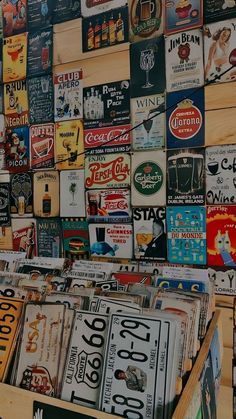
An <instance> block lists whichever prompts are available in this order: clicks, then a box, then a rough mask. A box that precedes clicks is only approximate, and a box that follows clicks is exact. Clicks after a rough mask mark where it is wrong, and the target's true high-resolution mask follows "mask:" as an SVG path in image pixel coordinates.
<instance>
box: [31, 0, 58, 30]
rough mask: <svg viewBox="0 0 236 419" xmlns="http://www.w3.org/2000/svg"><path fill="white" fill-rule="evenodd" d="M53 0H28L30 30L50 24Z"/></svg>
mask: <svg viewBox="0 0 236 419" xmlns="http://www.w3.org/2000/svg"><path fill="white" fill-rule="evenodd" d="M53 2H54V0H46V1H45V0H43V1H41V0H28V28H29V31H30V32H33V31H35V30H37V29H43V28H47V27H48V26H50V24H51V22H52V11H53Z"/></svg>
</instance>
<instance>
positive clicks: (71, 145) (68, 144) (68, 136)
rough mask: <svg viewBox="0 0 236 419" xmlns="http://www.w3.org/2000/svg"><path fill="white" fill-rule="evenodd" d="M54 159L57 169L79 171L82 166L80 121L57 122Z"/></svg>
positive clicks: (82, 140)
mask: <svg viewBox="0 0 236 419" xmlns="http://www.w3.org/2000/svg"><path fill="white" fill-rule="evenodd" d="M55 126H56V139H55V159H56V162H57V165H56V167H57V169H59V170H64V169H80V168H82V167H83V166H84V155H83V152H84V138H83V137H84V136H83V123H82V121H80V120H78V119H77V120H76V119H75V120H73V121H63V122H57V123H56V124H55Z"/></svg>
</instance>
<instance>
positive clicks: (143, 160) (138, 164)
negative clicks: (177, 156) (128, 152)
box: [131, 150, 166, 206]
mask: <svg viewBox="0 0 236 419" xmlns="http://www.w3.org/2000/svg"><path fill="white" fill-rule="evenodd" d="M165 184H166V155H165V151H162V150H159V151H156V152H155V158H153V153H152V152H148V151H146V152H143V153H134V155H133V156H132V184H131V192H132V205H134V206H142V205H143V203H144V202H145V205H153V203H154V202H158V204H159V205H165V203H166V187H165Z"/></svg>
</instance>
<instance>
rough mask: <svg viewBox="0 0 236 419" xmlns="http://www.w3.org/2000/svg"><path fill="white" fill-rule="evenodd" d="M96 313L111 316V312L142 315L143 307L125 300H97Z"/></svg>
mask: <svg viewBox="0 0 236 419" xmlns="http://www.w3.org/2000/svg"><path fill="white" fill-rule="evenodd" d="M95 311H96V312H97V313H104V314H109V313H111V312H113V313H114V312H117V311H126V312H129V313H141V307H139V306H138V304H135V303H133V302H126V301H125V300H118V299H117V300H115V299H114V300H111V299H109V298H101V297H99V298H98V299H97V305H96V309H95Z"/></svg>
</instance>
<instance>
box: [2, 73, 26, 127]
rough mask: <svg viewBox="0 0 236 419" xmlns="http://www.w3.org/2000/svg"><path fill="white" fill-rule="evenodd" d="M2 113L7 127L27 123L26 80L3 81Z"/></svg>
mask: <svg viewBox="0 0 236 419" xmlns="http://www.w3.org/2000/svg"><path fill="white" fill-rule="evenodd" d="M4 114H5V122H6V126H7V127H19V126H22V125H28V124H29V106H28V92H27V84H26V80H20V81H13V82H12V83H4Z"/></svg>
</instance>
